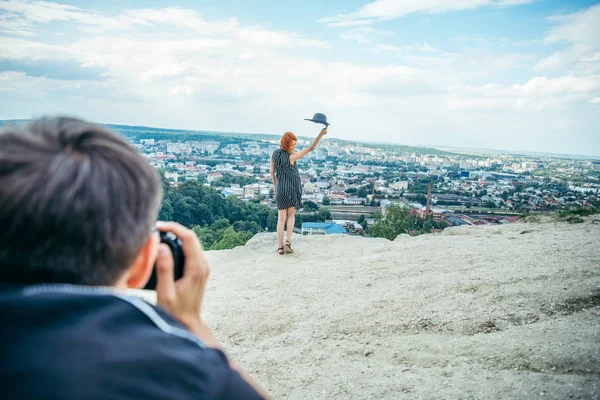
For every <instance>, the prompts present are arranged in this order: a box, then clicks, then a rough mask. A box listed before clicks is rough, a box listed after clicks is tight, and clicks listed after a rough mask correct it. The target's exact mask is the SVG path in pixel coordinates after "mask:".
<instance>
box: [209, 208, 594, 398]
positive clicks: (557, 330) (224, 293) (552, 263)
mask: <svg viewBox="0 0 600 400" xmlns="http://www.w3.org/2000/svg"><path fill="white" fill-rule="evenodd" d="M596 218H597V217H596ZM292 242H293V247H294V248H295V253H294V254H286V255H284V256H281V255H279V254H277V252H276V249H277V246H276V241H275V236H274V235H273V234H259V235H257V236H255V237H254V238H253V239H252V240H251V241H250V242H249V243H248V244H247V245H246V246H244V247H238V248H236V249H233V250H227V251H215V252H208V257H209V260H210V262H211V265H212V275H211V277H210V281H209V284H208V289H207V299H206V306H205V309H206V310H205V317H206V320H207V321H208V323H209V325H210V326H211V327H213V329H214V330H215V333H216V335H217V336H218V337H219V339H221V340H222V342H223V344H224V346H225V348H226V349H227V350H228V352H229V354H230V355H231V356H232V358H234V359H235V360H237V361H238V362H239V363H240V364H241V365H242V366H243V367H244V368H246V369H247V371H248V372H249V373H250V374H251V375H253V376H254V377H255V378H256V379H257V380H258V381H259V382H261V383H262V384H263V386H264V387H266V388H267V389H268V390H269V391H270V392H271V393H272V394H273V395H274V396H275V398H290V399H404V398H406V399H440V398H449V399H534V398H544V399H546V398H550V399H570V398H573V399H594V398H600V224H594V223H592V218H587V219H586V221H585V222H584V223H582V224H567V223H560V222H557V221H554V220H546V221H541V222H538V223H514V224H511V225H503V226H480V227H460V228H450V229H447V230H445V231H444V232H443V233H441V234H432V235H423V236H418V237H410V236H406V235H403V236H400V237H398V238H397V239H396V240H395V241H393V242H390V241H387V240H385V239H366V238H361V237H348V236H338V235H335V236H321V237H299V236H295V237H294V238H293V240H292Z"/></svg>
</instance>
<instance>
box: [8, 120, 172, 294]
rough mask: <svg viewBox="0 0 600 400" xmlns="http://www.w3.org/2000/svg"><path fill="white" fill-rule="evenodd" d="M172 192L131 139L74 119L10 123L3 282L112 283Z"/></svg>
mask: <svg viewBox="0 0 600 400" xmlns="http://www.w3.org/2000/svg"><path fill="white" fill-rule="evenodd" d="M161 197H162V191H161V186H160V181H159V179H158V176H157V174H156V172H155V171H154V169H153V168H152V166H150V164H149V163H148V162H147V161H146V160H145V159H144V158H143V157H142V156H141V155H140V154H139V153H138V152H137V151H136V149H135V148H133V147H132V146H131V145H130V144H129V143H128V142H127V141H126V140H125V139H124V138H122V137H121V136H119V135H117V134H115V133H113V132H111V131H109V130H108V129H105V128H103V127H101V126H99V125H96V124H91V123H87V122H84V121H81V120H77V119H73V118H65V117H59V118H54V119H40V120H36V121H34V122H32V123H31V124H29V125H25V126H9V127H4V128H3V129H2V130H1V131H0V282H17V283H23V284H29V283H45V282H59V283H72V284H83V285H112V284H114V283H115V282H116V281H117V280H118V279H119V278H120V276H121V275H122V274H123V273H124V272H125V271H126V269H127V268H128V267H129V266H130V265H131V263H132V262H133V261H134V259H135V257H136V255H137V254H138V253H139V251H140V250H141V248H142V246H143V244H144V243H145V241H146V240H147V239H148V237H149V235H150V232H151V229H152V225H153V223H154V220H155V218H156V213H157V211H158V207H159V205H160V199H161Z"/></svg>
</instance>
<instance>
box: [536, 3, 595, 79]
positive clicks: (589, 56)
mask: <svg viewBox="0 0 600 400" xmlns="http://www.w3.org/2000/svg"><path fill="white" fill-rule="evenodd" d="M550 21H552V22H554V23H555V24H556V26H554V28H553V29H552V30H551V31H550V32H549V33H548V35H546V37H545V38H544V43H546V44H557V43H566V44H568V45H569V47H568V48H566V49H564V50H561V51H557V52H555V53H553V54H551V55H550V56H548V57H545V58H543V59H542V60H540V61H539V62H538V63H537V64H536V65H535V67H534V70H535V71H538V72H546V71H560V70H565V69H570V70H579V71H580V72H581V70H583V69H585V70H588V71H589V68H590V65H589V64H590V63H598V58H597V57H598V56H597V54H599V52H600V23H599V21H600V4H599V5H595V6H592V7H590V8H588V9H586V10H583V11H579V12H576V13H573V14H569V15H557V16H553V17H551V18H550ZM591 67H594V65H592V66H591ZM596 68H597V64H596Z"/></svg>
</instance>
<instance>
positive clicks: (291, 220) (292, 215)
mask: <svg viewBox="0 0 600 400" xmlns="http://www.w3.org/2000/svg"><path fill="white" fill-rule="evenodd" d="M295 223H296V207H290V208H288V209H287V240H288V241H289V242H290V243H291V242H292V232H293V231H294V224H295Z"/></svg>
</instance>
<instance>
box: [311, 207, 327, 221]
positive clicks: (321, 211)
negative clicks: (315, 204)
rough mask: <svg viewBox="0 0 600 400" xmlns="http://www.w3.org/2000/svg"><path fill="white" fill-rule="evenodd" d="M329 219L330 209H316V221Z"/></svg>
mask: <svg viewBox="0 0 600 400" xmlns="http://www.w3.org/2000/svg"><path fill="white" fill-rule="evenodd" d="M328 219H331V211H329V209H328V208H326V207H321V208H319V211H317V221H316V222H325V221H326V220H328ZM306 222H308V221H306Z"/></svg>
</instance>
